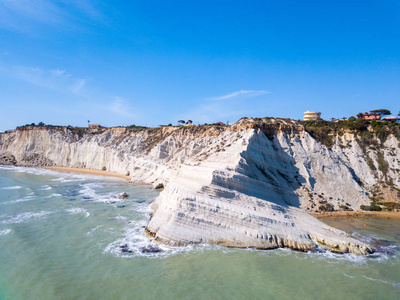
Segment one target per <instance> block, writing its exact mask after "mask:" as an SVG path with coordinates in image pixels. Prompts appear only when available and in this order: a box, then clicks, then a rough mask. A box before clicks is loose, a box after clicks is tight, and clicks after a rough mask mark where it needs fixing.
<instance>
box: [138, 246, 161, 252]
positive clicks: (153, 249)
mask: <svg viewBox="0 0 400 300" xmlns="http://www.w3.org/2000/svg"><path fill="white" fill-rule="evenodd" d="M140 251H142V253H158V252H161V251H162V250H161V249H160V248H158V247H157V246H153V245H147V247H141V248H140Z"/></svg>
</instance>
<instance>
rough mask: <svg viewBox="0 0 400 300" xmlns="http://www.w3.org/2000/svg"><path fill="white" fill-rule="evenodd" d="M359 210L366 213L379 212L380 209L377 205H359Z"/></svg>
mask: <svg viewBox="0 0 400 300" xmlns="http://www.w3.org/2000/svg"><path fill="white" fill-rule="evenodd" d="M360 208H361V209H362V210H366V211H381V210H382V208H381V207H380V206H379V205H376V204H371V205H361V206H360Z"/></svg>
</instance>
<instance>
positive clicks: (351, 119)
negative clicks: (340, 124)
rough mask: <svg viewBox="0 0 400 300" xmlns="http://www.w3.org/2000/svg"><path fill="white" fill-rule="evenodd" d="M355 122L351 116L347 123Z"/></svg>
mask: <svg viewBox="0 0 400 300" xmlns="http://www.w3.org/2000/svg"><path fill="white" fill-rule="evenodd" d="M355 120H356V118H355V117H353V116H351V117H350V118H349V120H348V121H349V122H354V121H355Z"/></svg>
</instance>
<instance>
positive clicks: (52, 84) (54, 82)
mask: <svg viewBox="0 0 400 300" xmlns="http://www.w3.org/2000/svg"><path fill="white" fill-rule="evenodd" d="M9 73H11V75H13V76H14V77H16V78H18V79H20V80H23V81H26V82H29V83H31V84H34V85H37V86H40V87H44V88H47V89H51V90H60V91H64V92H70V93H74V94H79V93H81V92H82V91H83V89H84V87H85V83H86V80H85V79H82V78H75V77H73V76H72V75H71V74H69V73H67V72H66V71H65V70H60V69H55V70H43V69H41V68H32V67H22V66H16V67H11V70H10V72H9Z"/></svg>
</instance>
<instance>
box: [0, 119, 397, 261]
mask: <svg viewBox="0 0 400 300" xmlns="http://www.w3.org/2000/svg"><path fill="white" fill-rule="evenodd" d="M343 145H346V147H344V146H343ZM349 145H350V146H349ZM385 149H386V150H382V151H383V152H382V153H383V154H374V152H373V150H372V149H369V150H368V151H370V154H369V156H368V161H367V158H366V156H365V154H364V152H363V149H362V148H361V147H360V146H359V145H358V143H357V136H356V135H355V134H346V135H344V136H341V137H337V140H336V142H335V144H334V146H333V147H332V148H331V149H329V148H327V147H326V146H324V145H323V144H321V143H319V142H318V141H317V140H316V139H314V138H313V137H312V136H311V135H310V134H308V133H307V132H306V131H305V130H304V128H303V127H302V125H301V124H298V123H297V122H295V121H292V120H277V119H264V120H251V119H250V120H245V119H243V120H241V121H239V122H238V123H236V124H234V125H232V126H229V127H222V126H190V127H183V126H182V127H164V128H157V129H141V130H136V129H135V130H131V129H129V128H110V129H104V128H102V129H101V130H97V131H93V130H92V131H90V130H76V129H71V128H67V127H42V128H37V127H32V128H19V129H18V130H16V131H15V132H12V133H7V134H1V135H0V157H11V156H13V157H14V160H15V163H16V164H20V165H31V166H43V165H54V166H65V167H78V168H91V169H99V170H100V169H103V168H105V169H106V170H107V171H113V172H118V173H120V174H130V176H131V177H132V181H133V182H139V181H141V182H146V183H149V184H152V185H153V186H154V187H158V188H164V189H163V190H162V192H161V193H160V195H159V197H157V199H156V200H155V201H154V203H153V204H152V205H153V209H154V214H153V216H152V218H151V220H150V222H149V224H148V226H147V228H146V232H147V234H148V235H150V236H152V237H154V239H155V240H156V241H159V242H163V243H168V244H171V245H185V244H188V243H210V244H218V245H224V246H229V247H254V248H261V249H270V248H277V247H289V248H292V249H297V250H302V251H306V250H310V249H314V248H316V247H317V246H320V247H322V248H328V249H330V250H332V251H337V252H353V253H357V254H367V253H370V252H371V251H372V250H371V249H370V248H369V247H368V245H365V244H363V243H362V242H359V241H357V240H354V239H352V238H351V237H349V236H348V235H347V234H346V233H344V232H342V231H340V230H337V229H334V228H332V227H329V226H327V225H325V224H324V223H322V222H320V221H318V220H317V219H315V218H314V217H312V216H311V215H309V214H308V212H307V210H308V211H312V212H315V211H320V210H341V209H351V210H359V209H360V206H361V205H369V204H370V201H371V199H370V197H371V195H370V193H371V191H370V190H371V188H373V187H374V186H376V185H377V184H379V183H380V182H382V176H383V174H380V173H379V172H378V171H376V170H378V169H379V166H378V164H379V162H378V161H379V159H382V155H383V158H384V159H385V160H386V161H387V164H388V169H389V170H390V171H387V173H386V174H385V176H384V177H385V180H386V181H387V180H388V178H390V180H391V184H392V188H393V189H396V188H399V187H400V181H399V172H397V171H396V169H398V168H399V167H398V165H399V160H398V158H399V157H400V156H399V154H400V153H399V151H400V150H399V147H398V145H397V144H396V138H394V137H390V138H389V139H388V140H387V141H386V142H385ZM371 161H372V162H373V163H375V164H377V168H376V170H375V171H374V170H371V167H370V165H371Z"/></svg>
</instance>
